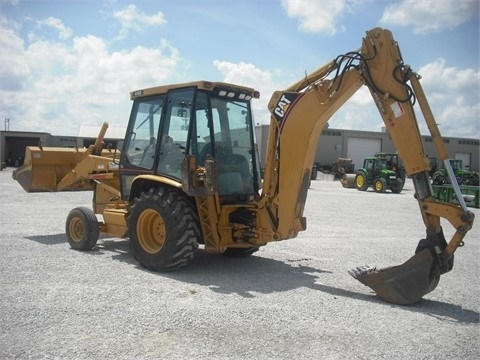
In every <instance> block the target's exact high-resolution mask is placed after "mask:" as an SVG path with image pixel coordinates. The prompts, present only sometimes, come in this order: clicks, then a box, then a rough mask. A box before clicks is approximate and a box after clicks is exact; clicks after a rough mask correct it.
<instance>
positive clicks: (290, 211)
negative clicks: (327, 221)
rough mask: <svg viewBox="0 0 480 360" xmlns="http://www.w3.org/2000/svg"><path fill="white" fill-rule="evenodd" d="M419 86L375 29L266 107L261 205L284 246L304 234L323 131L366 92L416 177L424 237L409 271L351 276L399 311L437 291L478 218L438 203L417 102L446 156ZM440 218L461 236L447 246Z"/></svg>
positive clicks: (386, 36) (360, 271)
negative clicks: (356, 95)
mask: <svg viewBox="0 0 480 360" xmlns="http://www.w3.org/2000/svg"><path fill="white" fill-rule="evenodd" d="M418 79H419V76H418V75H417V74H415V73H414V72H413V71H412V70H411V69H410V67H409V66H407V65H405V64H404V63H403V59H402V56H401V53H400V50H399V48H398V45H397V43H396V41H395V40H394V39H393V37H392V34H391V32H390V31H388V30H385V29H380V28H375V29H372V30H370V31H368V32H367V34H366V37H365V38H364V39H363V43H362V47H361V49H360V50H359V51H354V52H349V53H347V54H344V55H341V56H338V57H337V58H336V59H335V60H333V61H331V62H330V63H328V64H326V65H325V66H323V67H321V68H319V69H318V70H316V71H314V72H313V73H311V74H309V75H307V76H306V77H305V78H304V79H302V80H300V81H298V82H297V83H295V84H293V85H292V86H290V87H289V88H287V89H286V90H284V91H277V92H275V93H274V94H273V96H272V98H271V100H270V102H269V110H270V112H271V115H272V116H271V124H270V133H269V141H268V146H267V149H268V151H267V159H266V168H265V176H264V186H263V200H264V201H265V204H266V207H267V208H268V209H269V213H270V214H271V217H272V220H273V221H272V222H273V223H275V224H276V226H277V228H276V236H277V238H278V239H279V240H280V239H285V238H291V237H295V236H296V235H297V234H298V232H299V231H301V230H304V229H305V228H306V221H305V219H304V218H303V210H304V206H305V200H306V195H307V191H308V187H309V181H310V172H311V170H312V166H313V160H314V156H315V151H316V148H317V141H318V139H319V136H320V134H321V132H322V130H323V129H324V126H325V125H326V123H327V121H328V120H329V119H330V117H331V116H332V115H333V114H334V113H335V112H336V111H337V110H338V109H339V108H340V107H341V106H342V105H343V104H344V103H345V102H346V101H347V100H348V99H349V98H350V97H351V96H352V95H353V94H354V93H355V92H356V91H357V90H358V89H359V88H360V87H361V86H362V85H366V86H367V87H368V89H369V91H370V93H371V95H372V98H373V100H374V102H375V104H376V106H377V108H378V111H379V113H380V115H381V117H382V119H383V121H384V123H385V126H386V128H387V129H388V132H389V134H390V137H391V138H392V141H393V143H394V144H395V146H396V148H397V151H398V154H399V157H400V158H401V159H402V160H403V163H404V166H405V170H406V173H407V175H410V176H412V179H413V184H414V186H415V196H416V198H417V201H418V202H419V206H420V211H421V214H422V218H423V221H424V223H425V226H426V232H427V236H426V239H422V240H421V241H420V243H419V245H418V247H417V250H416V255H415V256H413V257H412V258H411V259H410V260H408V261H407V262H406V263H404V264H402V265H399V266H395V267H391V268H388V269H376V268H374V267H363V268H357V269H356V270H353V271H352V272H351V274H352V275H353V276H354V277H355V278H357V279H358V280H359V281H361V282H362V283H364V284H365V285H367V286H369V287H371V288H372V289H373V290H374V291H376V292H377V294H378V295H379V296H381V297H382V298H384V299H385V300H387V301H389V302H392V303H397V304H411V303H414V302H416V301H418V300H419V299H421V298H422V296H423V295H425V294H427V293H428V292H430V291H432V290H433V289H434V288H435V287H436V285H437V283H438V281H439V277H440V274H443V273H445V272H447V271H449V270H450V269H451V268H452V266H453V253H454V252H455V250H456V248H457V247H458V246H460V245H461V244H462V241H463V238H464V236H465V234H466V233H467V232H468V230H470V228H471V226H472V223H473V218H474V216H473V213H471V212H469V211H467V210H466V207H465V206H457V205H452V204H445V203H440V202H437V201H436V200H435V198H434V197H433V191H432V188H431V185H430V181H429V177H428V170H429V169H430V163H429V160H428V156H427V155H426V154H425V152H424V149H423V144H422V140H421V136H420V131H419V128H418V124H417V119H416V116H415V113H414V109H413V104H414V102H415V101H416V100H418V102H419V105H420V108H421V110H422V113H423V115H424V117H425V120H426V122H427V125H428V128H429V130H430V132H431V134H432V138H433V140H434V144H435V146H436V148H437V152H438V153H439V154H440V157H441V158H442V159H443V160H445V159H447V158H448V154H447V151H446V149H445V147H444V145H443V141H442V139H441V137H440V133H439V131H438V128H437V126H436V123H435V120H434V118H433V115H432V113H431V111H430V108H429V106H428V102H427V100H426V98H425V95H424V93H423V90H422V88H421V86H420V83H419V81H418ZM408 82H410V84H411V85H409V84H408ZM447 162H448V161H446V163H447ZM452 181H455V178H453V179H452ZM457 187H458V185H457ZM460 197H461V196H460ZM440 218H446V219H447V220H448V221H449V222H450V223H451V224H452V225H453V226H454V228H455V229H456V232H455V234H454V236H453V238H452V240H451V241H450V243H448V244H447V242H446V241H445V239H444V236H443V232H442V229H441V226H440Z"/></svg>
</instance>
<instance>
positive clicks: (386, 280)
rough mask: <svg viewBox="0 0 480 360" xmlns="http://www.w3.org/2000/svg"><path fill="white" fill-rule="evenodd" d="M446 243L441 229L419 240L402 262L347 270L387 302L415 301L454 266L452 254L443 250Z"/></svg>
mask: <svg viewBox="0 0 480 360" xmlns="http://www.w3.org/2000/svg"><path fill="white" fill-rule="evenodd" d="M446 246H447V242H446V241H445V237H444V235H443V232H442V231H440V232H439V233H437V234H434V233H433V234H431V235H427V238H426V239H422V240H420V242H419V244H418V246H417V249H416V251H415V255H414V256H412V257H411V258H410V259H409V260H407V261H406V262H405V263H403V264H402V265H398V266H392V267H387V268H383V269H377V268H376V267H374V266H361V267H357V268H356V269H352V270H351V271H349V273H350V275H352V276H353V277H354V278H355V279H357V280H358V281H360V282H361V283H362V284H364V285H366V286H368V287H370V288H371V289H372V290H373V291H375V292H376V293H377V295H378V296H380V297H381V298H382V299H384V300H386V301H388V302H390V303H393V304H398V305H410V304H414V303H416V302H417V301H419V300H420V299H421V298H422V297H423V296H424V295H426V294H428V293H429V292H431V291H432V290H434V289H435V288H436V287H437V285H438V282H439V281H440V275H441V274H444V273H446V272H448V271H450V270H451V269H452V268H453V255H451V256H449V255H448V254H447V253H446V251H445V248H446Z"/></svg>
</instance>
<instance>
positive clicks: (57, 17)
mask: <svg viewBox="0 0 480 360" xmlns="http://www.w3.org/2000/svg"><path fill="white" fill-rule="evenodd" d="M377 26H380V27H384V28H388V29H390V30H391V31H392V32H393V35H394V37H395V39H396V40H397V41H398V42H399V45H400V47H401V51H402V54H403V58H404V61H405V63H407V64H409V65H411V66H412V68H413V69H414V70H415V71H417V72H418V73H419V74H420V75H421V76H422V80H421V83H422V85H423V88H424V90H425V92H426V95H427V98H428V100H429V102H430V106H431V108H432V110H433V113H434V115H435V118H436V120H437V123H438V124H440V131H441V133H442V134H443V135H445V136H459V137H469V138H480V69H479V68H480V62H479V30H480V28H479V1H478V0H456V1H451V0H428V1H425V0H415V1H412V0H397V1H387V0H385V1H379V0H376V1H374V0H262V1H258V0H237V1H228V0H176V1H172V0H170V1H169V0H163V1H162V0H158V1H153V0H150V1H123V0H122V1H115V0H104V1H102V0H83V1H81V0H72V1H61V0H56V1H47V0H36V1H35V0H30V1H22V0H0V65H1V66H0V115H1V116H2V118H10V130H12V131H13V130H15V131H45V132H50V133H52V134H54V135H77V134H78V131H79V128H80V125H96V126H100V125H101V124H102V123H103V122H104V121H108V122H109V123H110V125H111V126H115V127H124V126H126V123H127V121H128V116H129V111H130V106H131V103H130V100H129V92H130V91H132V90H136V89H139V88H145V87H151V86H157V85H161V84H167V83H178V82H187V81H194V80H212V81H227V82H233V83H237V84H240V85H245V86H250V87H254V88H255V89H257V90H259V91H260V93H261V98H260V100H258V101H256V102H255V106H254V110H255V121H256V122H257V123H260V124H266V123H268V122H269V113H268V111H267V103H268V101H269V99H270V96H271V94H272V92H273V91H275V90H281V89H283V88H285V87H287V86H288V85H290V84H291V83H293V82H295V81H297V80H298V79H300V78H302V77H303V76H304V74H305V72H310V71H313V70H315V69H316V68H318V67H320V66H322V65H323V64H325V63H327V62H328V61H330V60H332V59H333V58H335V57H336V56H337V55H340V54H343V53H345V52H348V51H351V50H356V49H358V48H359V47H360V46H361V41H362V37H363V35H364V33H365V31H367V30H369V29H372V28H374V27H377ZM419 114H420V113H419ZM419 122H420V129H421V131H422V133H423V134H427V130H425V129H426V127H425V126H424V125H423V119H422V118H421V116H420V115H419ZM2 125H3V124H2ZM382 126H383V123H382V120H381V118H380V116H379V115H378V113H377V110H376V108H375V106H374V105H373V102H372V100H371V98H370V95H369V94H368V91H367V89H366V88H365V89H361V90H360V91H359V92H357V93H356V94H355V95H354V96H353V97H352V98H351V99H350V101H349V102H348V103H347V104H346V105H345V106H344V107H343V108H342V109H340V110H339V112H337V113H336V114H335V115H334V116H333V117H332V119H331V120H330V127H332V128H341V129H355V130H373V131H380V129H381V127H382ZM2 130H4V129H3V127H2Z"/></svg>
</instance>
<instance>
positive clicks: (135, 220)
mask: <svg viewBox="0 0 480 360" xmlns="http://www.w3.org/2000/svg"><path fill="white" fill-rule="evenodd" d="M128 228H129V233H130V245H131V248H132V251H133V254H134V256H135V258H136V259H137V260H138V261H139V262H140V264H141V265H142V266H143V267H145V268H147V269H149V270H153V271H173V270H177V269H179V268H181V267H183V266H186V265H187V264H188V263H189V262H190V261H191V260H192V259H193V257H194V255H195V250H196V249H197V248H198V242H197V239H199V238H200V236H201V232H200V226H199V222H198V217H197V213H196V211H195V209H194V207H193V205H192V204H191V203H190V202H189V201H188V199H187V198H186V197H185V196H184V195H183V194H181V193H179V192H177V191H174V190H171V189H168V188H159V189H150V190H149V191H147V192H142V193H141V194H140V196H139V197H137V198H135V200H134V204H133V205H132V207H131V208H130V215H129V217H128Z"/></svg>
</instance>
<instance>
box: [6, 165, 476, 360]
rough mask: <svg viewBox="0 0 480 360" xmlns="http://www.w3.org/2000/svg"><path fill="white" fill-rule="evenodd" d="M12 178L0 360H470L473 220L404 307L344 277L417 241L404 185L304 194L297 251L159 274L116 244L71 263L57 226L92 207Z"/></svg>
mask: <svg viewBox="0 0 480 360" xmlns="http://www.w3.org/2000/svg"><path fill="white" fill-rule="evenodd" d="M11 173H12V169H11V168H8V169H6V170H4V171H1V172H0V194H1V203H0V216H1V231H0V256H1V260H0V286H1V292H0V294H1V295H0V300H1V304H0V324H1V325H0V329H1V332H0V358H1V359H13V358H16V359H29V358H31V359H54V358H55V359H402V360H403V359H478V358H480V345H479V344H480V331H479V310H480V309H479V308H480V306H479V295H480V286H479V285H480V280H479V279H480V276H479V275H480V274H479V272H480V271H479V269H480V267H479V261H478V258H479V255H480V251H479V250H480V245H479V239H480V226H479V221H480V211H479V209H473V208H472V209H471V210H472V211H473V212H474V213H475V215H476V218H477V220H476V223H475V225H474V228H473V229H472V231H470V233H469V234H468V235H467V238H466V241H465V243H466V244H465V247H463V248H461V249H459V250H458V251H457V253H456V258H455V266H454V269H453V271H452V272H450V273H448V274H446V275H444V276H442V279H441V281H440V284H439V285H438V287H437V289H436V290H435V291H433V292H432V293H430V294H428V295H427V296H425V298H424V299H423V300H422V301H420V302H419V303H417V304H415V305H413V306H396V305H392V304H388V303H385V302H384V301H382V300H381V299H379V298H378V297H376V296H375V294H374V293H372V292H371V291H370V289H369V288H367V287H365V286H363V285H362V284H361V283H359V282H357V281H356V280H354V279H353V278H351V277H350V276H349V275H348V273H347V270H348V269H349V268H352V267H356V266H358V265H363V264H365V263H368V264H375V265H379V266H387V265H394V264H399V263H402V262H403V261H405V260H407V259H408V258H409V257H410V256H411V255H412V254H413V252H414V250H415V247H416V245H417V242H418V240H419V239H420V238H421V237H424V233H425V230H424V226H423V222H422V220H421V218H420V213H419V211H418V205H417V203H416V201H415V200H414V199H413V186H412V184H411V182H410V180H407V184H406V187H405V190H404V191H403V192H402V193H401V194H399V195H394V194H390V193H386V194H376V193H374V192H373V191H368V192H359V191H356V190H354V189H344V188H342V186H341V185H340V183H339V182H333V181H332V182H330V181H312V186H311V189H310V191H309V197H308V202H307V206H306V211H305V215H306V216H307V224H308V230H307V231H306V232H303V233H301V234H300V235H299V237H298V238H296V239H293V240H288V241H283V242H279V243H274V244H269V245H267V246H266V247H264V248H262V249H261V250H260V251H259V252H257V253H256V254H255V255H254V256H252V257H250V258H246V259H229V258H225V257H223V256H219V255H211V254H206V253H204V252H203V251H202V250H199V252H198V254H197V256H196V258H195V260H194V262H193V263H192V264H191V266H189V267H187V268H184V269H182V270H180V271H178V272H175V273H169V274H159V273H153V272H150V271H146V270H144V269H143V268H141V267H139V265H138V264H137V263H136V261H135V260H134V259H133V257H132V255H131V254H130V252H129V245H128V241H127V240H120V239H110V238H102V239H101V240H100V241H99V243H98V245H97V247H96V248H95V249H94V250H93V251H91V252H79V251H75V250H71V249H70V248H69V245H68V243H67V241H66V237H65V235H64V227H65V219H66V217H67V214H68V212H69V211H70V210H71V209H72V208H74V207H76V206H81V205H83V206H90V203H91V196H92V194H91V193H89V192H77V193H32V194H27V193H25V192H24V191H23V190H22V189H21V187H20V186H19V185H18V184H17V183H16V182H15V181H14V180H13V179H12V177H11ZM444 231H445V235H446V237H447V239H450V236H451V235H452V229H451V227H450V225H449V224H444Z"/></svg>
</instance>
